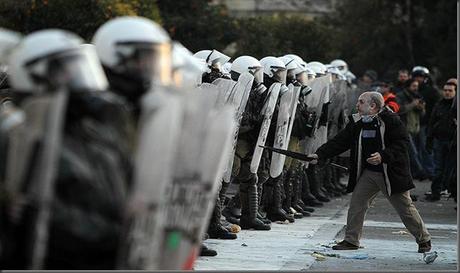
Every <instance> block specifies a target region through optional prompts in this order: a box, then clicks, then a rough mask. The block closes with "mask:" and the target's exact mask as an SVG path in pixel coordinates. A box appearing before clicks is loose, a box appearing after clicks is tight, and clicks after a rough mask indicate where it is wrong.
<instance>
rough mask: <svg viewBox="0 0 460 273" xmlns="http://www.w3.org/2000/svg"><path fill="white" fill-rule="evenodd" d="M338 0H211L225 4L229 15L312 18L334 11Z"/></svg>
mask: <svg viewBox="0 0 460 273" xmlns="http://www.w3.org/2000/svg"><path fill="white" fill-rule="evenodd" d="M337 2H338V0H213V3H214V4H224V5H226V6H227V8H228V11H229V12H230V15H231V16H234V17H252V16H264V15H269V16H270V15H286V16H290V15H296V16H299V15H300V16H304V17H306V18H308V19H313V18H315V17H318V16H322V15H325V14H328V13H331V12H332V11H334V9H335V6H336V3H337Z"/></svg>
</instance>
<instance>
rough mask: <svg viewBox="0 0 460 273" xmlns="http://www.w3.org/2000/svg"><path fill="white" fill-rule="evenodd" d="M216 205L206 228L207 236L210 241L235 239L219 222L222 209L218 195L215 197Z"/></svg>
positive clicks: (234, 235)
mask: <svg viewBox="0 0 460 273" xmlns="http://www.w3.org/2000/svg"><path fill="white" fill-rule="evenodd" d="M216 199H217V200H216V204H215V205H214V210H213V212H212V215H211V219H210V223H209V226H208V232H207V233H208V234H209V238H211V239H226V240H228V239H230V240H233V239H236V234H234V233H231V232H229V231H228V230H227V229H226V228H225V227H224V226H223V225H222V223H221V222H220V218H221V217H222V208H221V202H220V198H219V195H217V197H216Z"/></svg>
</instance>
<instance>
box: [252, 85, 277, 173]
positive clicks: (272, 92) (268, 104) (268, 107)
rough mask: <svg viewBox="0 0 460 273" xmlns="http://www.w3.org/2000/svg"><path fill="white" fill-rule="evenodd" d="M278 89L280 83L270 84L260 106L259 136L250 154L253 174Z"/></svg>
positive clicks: (261, 151) (257, 164) (255, 171)
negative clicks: (261, 118) (252, 152)
mask: <svg viewBox="0 0 460 273" xmlns="http://www.w3.org/2000/svg"><path fill="white" fill-rule="evenodd" d="M280 90H281V83H274V84H272V85H271V86H270V89H269V90H268V92H269V94H268V95H267V97H268V99H267V100H266V101H265V104H264V106H263V108H262V114H263V115H264V120H263V121H262V126H261V128H260V132H259V137H258V138H257V143H256V147H255V148H254V154H253V156H252V160H251V166H250V170H251V173H254V174H255V173H257V170H258V169H259V164H260V159H261V158H262V153H263V148H261V147H260V146H264V145H265V141H266V140H267V135H268V130H269V129H270V123H271V120H272V115H273V111H275V106H276V102H277V100H278V95H279V92H280Z"/></svg>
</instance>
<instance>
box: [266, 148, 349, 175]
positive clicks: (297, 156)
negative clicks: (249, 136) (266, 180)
mask: <svg viewBox="0 0 460 273" xmlns="http://www.w3.org/2000/svg"><path fill="white" fill-rule="evenodd" d="M259 147H261V148H264V149H267V150H270V151H272V152H275V153H279V154H283V155H286V156H289V157H292V158H295V159H298V160H301V161H306V162H309V161H312V160H317V159H318V158H315V157H309V156H307V155H306V154H301V153H297V152H293V151H289V150H283V149H278V148H273V147H269V146H262V145H259ZM328 165H330V166H331V167H335V168H339V169H342V170H344V171H346V172H348V168H347V167H344V166H342V165H339V164H336V163H332V162H330V163H328Z"/></svg>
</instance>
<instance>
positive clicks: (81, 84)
mask: <svg viewBox="0 0 460 273" xmlns="http://www.w3.org/2000/svg"><path fill="white" fill-rule="evenodd" d="M27 67H28V70H29V71H30V74H31V75H32V77H34V78H35V79H39V80H41V81H44V82H46V83H47V84H48V87H49V88H50V89H51V90H55V89H59V88H68V89H69V90H71V91H102V90H106V89H107V86H108V83H107V78H106V76H105V74H104V72H103V70H102V67H101V64H100V62H99V59H98V58H97V55H96V52H95V51H94V48H89V47H84V48H83V47H81V48H79V49H76V50H70V51H66V52H62V53H58V54H55V55H53V56H48V57H47V58H46V59H45V58H43V59H40V60H38V61H36V62H33V63H31V64H28V65H27Z"/></svg>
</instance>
